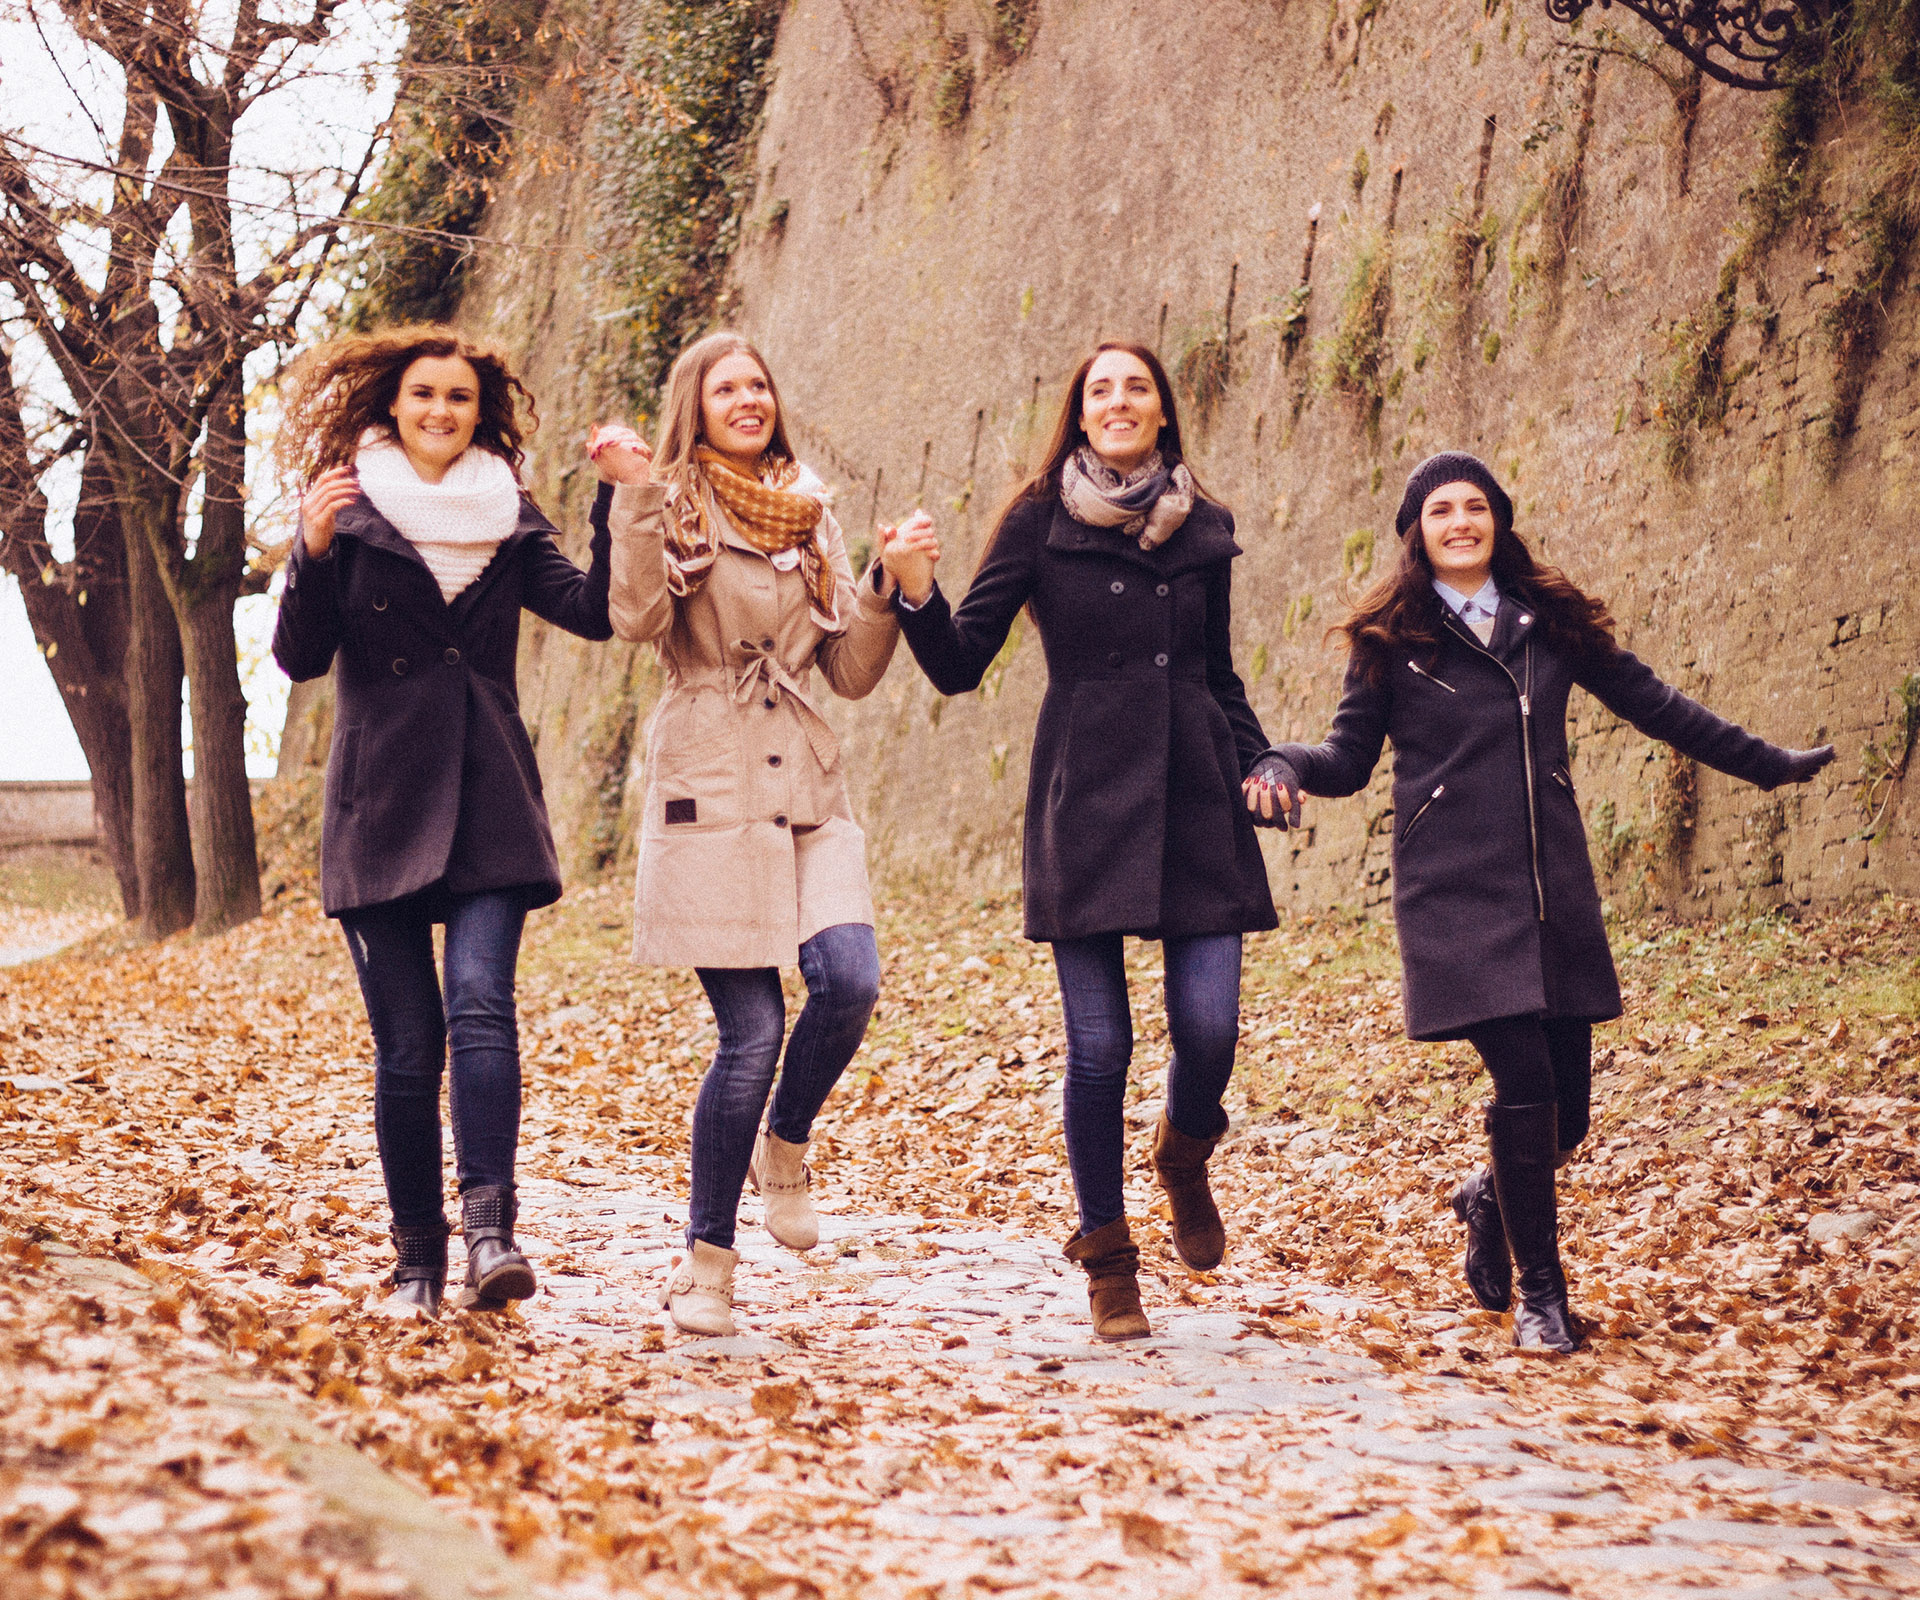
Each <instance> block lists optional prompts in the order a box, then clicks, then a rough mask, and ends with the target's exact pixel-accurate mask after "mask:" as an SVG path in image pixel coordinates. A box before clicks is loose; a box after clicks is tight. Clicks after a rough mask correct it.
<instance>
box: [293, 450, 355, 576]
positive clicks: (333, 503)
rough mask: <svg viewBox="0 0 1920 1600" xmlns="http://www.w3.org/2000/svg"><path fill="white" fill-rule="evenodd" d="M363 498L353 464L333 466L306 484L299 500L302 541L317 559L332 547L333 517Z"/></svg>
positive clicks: (309, 553) (307, 550)
mask: <svg viewBox="0 0 1920 1600" xmlns="http://www.w3.org/2000/svg"><path fill="white" fill-rule="evenodd" d="M359 498H360V480H359V479H358V478H356V477H355V476H354V475H353V468H352V467H344V466H343V467H333V468H330V469H329V470H328V471H326V472H323V473H321V474H320V476H319V477H317V478H315V479H314V480H313V482H312V483H310V484H308V485H307V492H306V494H305V495H303V496H302V497H301V500H300V542H301V544H302V545H304V546H305V547H306V552H307V554H308V555H310V556H313V557H315V558H316V559H317V558H319V557H321V556H324V555H325V554H326V553H327V552H328V551H329V550H331V549H332V548H333V519H334V518H335V517H336V516H337V515H339V513H340V512H341V511H342V510H343V509H345V508H346V507H347V506H350V505H352V504H353V502H354V501H355V500H357V499H359Z"/></svg>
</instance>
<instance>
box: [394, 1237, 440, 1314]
mask: <svg viewBox="0 0 1920 1600" xmlns="http://www.w3.org/2000/svg"><path fill="white" fill-rule="evenodd" d="M447 1233H448V1228H447V1224H446V1220H445V1218H442V1219H441V1220H440V1221H439V1222H435V1223H430V1224H428V1225H427V1226H425V1227H419V1228H403V1227H401V1226H400V1225H399V1224H397V1223H396V1224H395V1225H394V1227H393V1249H394V1255H395V1262H394V1268H393V1277H392V1279H391V1280H390V1281H391V1282H392V1284H393V1293H392V1294H391V1295H390V1296H388V1299H387V1305H388V1307H389V1308H390V1309H392V1310H394V1311H409V1310H410V1311H413V1312H416V1313H417V1314H418V1315H420V1316H423V1317H429V1318H432V1317H438V1316H439V1315H440V1300H441V1297H442V1296H443V1295H444V1294H445V1293H446V1290H447Z"/></svg>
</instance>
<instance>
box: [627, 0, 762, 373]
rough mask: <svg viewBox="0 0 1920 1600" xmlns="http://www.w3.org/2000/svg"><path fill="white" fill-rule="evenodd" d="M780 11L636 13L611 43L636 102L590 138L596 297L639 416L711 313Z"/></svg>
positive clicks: (692, 0)
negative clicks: (620, 333)
mask: <svg viewBox="0 0 1920 1600" xmlns="http://www.w3.org/2000/svg"><path fill="white" fill-rule="evenodd" d="M782 9H783V8H782V6H781V4H780V0H643V3H641V4H639V5H636V6H634V7H632V8H630V9H629V10H628V11H627V12H626V13H625V15H624V17H623V31H622V36H621V39H620V41H619V43H618V49H619V51H620V55H621V58H622V65H623V67H624V75H625V78H626V80H627V81H628V82H629V83H631V84H633V85H635V86H636V88H635V92H634V93H633V94H632V95H631V96H630V97H629V98H628V100H627V101H626V102H625V103H624V104H623V105H622V106H621V107H620V111H619V115H618V117H617V118H615V117H612V116H610V117H609V118H608V119H607V121H606V123H605V124H604V125H603V128H602V132H601V143H602V145H603V148H602V149H600V150H599V151H598V152H597V155H598V160H599V166H600V169H601V173H602V178H601V184H600V194H599V196H598V197H597V199H598V206H599V215H600V218H601V226H600V229H599V237H598V239H597V241H596V242H597V244H598V245H599V248H600V253H601V259H602V262H603V266H602V272H603V274H604V277H605V279H606V284H605V288H604V290H603V294H604V295H605V297H606V298H607V301H608V303H609V304H610V305H611V306H614V307H618V308H619V309H620V311H621V313H622V317H623V320H624V322H625V324H626V326H627V328H628V329H629V330H630V333H631V340H632V343H631V347H630V350H629V352H628V355H627V359H626V360H625V362H624V363H623V364H622V369H621V371H620V373H619V377H620V381H621V384H622V387H623V388H624V389H625V390H626V391H627V394H628V397H629V398H630V400H631V401H632V402H633V403H634V404H635V405H636V406H637V407H639V408H641V409H647V408H648V407H649V406H650V404H651V402H652V399H653V397H654V395H655V394H656V393H657V392H658V390H659V388H660V385H661V383H662V382H663V381H664V379H665V377H666V373H667V368H668V367H669V366H670V365H671V364H672V361H673V358H674V356H675V355H676V354H678V353H679V351H680V348H681V347H682V346H683V345H684V344H685V343H686V342H687V341H688V340H689V339H690V338H692V337H694V336H695V335H697V334H699V333H700V332H702V331H703V330H704V329H705V328H706V327H707V326H708V325H709V324H710V323H711V321H712V319H713V317H714V315H715V313H716V311H718V310H719V309H721V308H720V305H719V299H720V290H721V285H722V282H723V280H724V278H725V274H726V269H727V262H728V261H729V259H730V258H731V257H732V254H733V250H734V247H735V246H736V244H737V243H738V242H739V237H740V228H741V221H742V214H743V212H744V210H745V207H746V202H747V199H748V197H749V195H750V193H751V190H752V171H751V160H752V153H753V133H754V130H755V128H756V127H757V125H758V122H759V117H760V109H761V106H762V105H763V104H764V102H765V99H766V92H767V84H768V74H767V67H768V62H769V59H770V58H771V56H772V53H773V43H774V33H775V30H776V28H777V26H778V24H779V20H780V13H781V11H782Z"/></svg>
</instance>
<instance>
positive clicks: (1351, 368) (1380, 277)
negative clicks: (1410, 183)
mask: <svg viewBox="0 0 1920 1600" xmlns="http://www.w3.org/2000/svg"><path fill="white" fill-rule="evenodd" d="M1392 309H1393V252H1392V246H1391V244H1390V243H1389V241H1388V240H1387V239H1386V238H1385V237H1384V236H1382V237H1380V238H1376V239H1373V240H1370V241H1369V242H1368V243H1366V244H1365V245H1363V246H1362V247H1361V250H1360V253H1359V254H1358V255H1357V256H1356V257H1355V258H1354V263H1353V267H1352V269H1351V270H1350V271H1349V272H1348V274H1347V286H1346V290H1345V292H1344V293H1343V294H1342V296H1341V300H1340V315H1339V320H1338V321H1337V322H1336V323H1335V325H1334V331H1333V332H1332V333H1331V334H1329V335H1328V336H1327V337H1326V338H1324V339H1322V340H1321V341H1320V342H1319V347H1318V348H1319V356H1320V382H1321V385H1322V387H1324V388H1327V389H1331V390H1334V391H1336V392H1338V393H1342V394H1345V395H1348V396H1350V397H1351V398H1353V399H1355V400H1357V401H1359V402H1360V403H1361V405H1362V406H1363V408H1364V416H1365V420H1366V426H1367V431H1368V433H1369V435H1370V436H1374V437H1377V436H1378V434H1379V429H1380V411H1381V407H1382V405H1383V404H1384V401H1385V386H1384V380H1383V377H1382V368H1383V367H1384V365H1385V363H1386V354H1387V316H1388V314H1389V312H1390V311H1391V310H1392Z"/></svg>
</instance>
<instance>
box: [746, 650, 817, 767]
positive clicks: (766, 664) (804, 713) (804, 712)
mask: <svg viewBox="0 0 1920 1600" xmlns="http://www.w3.org/2000/svg"><path fill="white" fill-rule="evenodd" d="M731 678H732V682H731V684H730V685H729V692H730V693H731V694H732V696H733V703H734V704H735V705H737V706H744V705H745V704H746V703H747V702H748V701H749V700H751V699H752V698H753V697H754V696H755V695H756V694H759V693H761V692H762V691H763V690H765V691H771V690H774V689H779V690H780V691H782V692H783V693H785V694H786V695H788V696H789V697H790V698H791V699H792V701H793V703H794V704H795V705H796V706H797V707H799V710H800V726H801V727H802V728H803V729H805V730H806V735H807V744H808V745H809V746H810V747H811V748H812V750H813V756H814V759H815V760H816V761H818V762H819V763H820V769H821V771H823V772H831V771H833V768H834V764H835V763H836V762H837V761H839V759H840V741H839V740H838V739H837V738H835V737H834V733H833V729H832V728H830V727H829V726H828V725H827V719H826V718H825V717H823V716H821V715H820V712H819V710H818V708H816V707H815V705H814V703H813V702H812V701H811V700H809V699H808V698H807V695H806V691H805V690H803V689H802V688H801V687H800V685H799V684H798V683H797V682H795V681H794V679H793V677H792V675H791V674H789V673H788V671H787V669H786V668H785V667H783V666H782V665H781V664H780V662H779V661H778V660H777V659H776V658H775V657H773V656H771V655H769V654H768V653H767V652H766V651H764V650H755V651H753V652H751V653H750V654H748V656H747V658H746V665H745V666H744V668H742V669H741V670H740V671H739V672H737V673H733V674H731Z"/></svg>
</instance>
